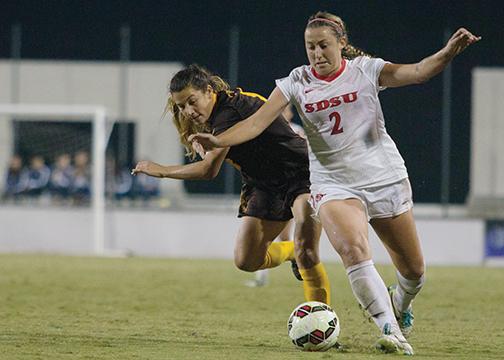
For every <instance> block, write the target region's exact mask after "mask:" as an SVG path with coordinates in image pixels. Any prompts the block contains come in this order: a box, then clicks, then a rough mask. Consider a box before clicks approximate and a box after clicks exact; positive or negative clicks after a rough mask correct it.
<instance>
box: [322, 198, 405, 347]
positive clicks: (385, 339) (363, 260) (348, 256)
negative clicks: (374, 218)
mask: <svg viewBox="0 0 504 360" xmlns="http://www.w3.org/2000/svg"><path fill="white" fill-rule="evenodd" d="M319 216H320V220H321V221H322V226H323V227H324V230H325V231H326V234H327V236H328V238H329V240H330V242H331V244H332V245H333V247H334V248H335V249H336V251H337V252H338V254H339V255H340V256H341V259H342V261H343V265H344V266H345V268H346V272H347V275H348V279H349V281H350V285H351V287H352V291H353V293H354V295H355V297H356V298H357V300H358V301H359V303H360V305H361V306H362V307H363V308H364V309H365V310H366V311H368V312H369V314H370V315H371V317H372V319H373V321H374V322H375V324H376V325H377V326H378V327H379V329H380V330H381V331H382V337H381V338H380V339H379V342H378V343H377V344H376V346H377V348H378V349H380V350H382V351H384V352H396V351H400V352H404V353H408V354H410V353H413V350H412V349H411V346H410V345H409V344H408V343H407V342H406V340H405V339H404V337H403V336H402V334H401V332H400V330H399V326H398V324H397V320H396V318H395V316H394V313H393V311H392V307H391V303H390V298H389V294H388V291H387V288H386V286H385V283H384V282H383V280H382V278H381V276H380V275H379V273H378V271H377V270H376V268H375V266H374V263H373V261H372V260H371V250H370V248H369V244H368V224H367V214H366V210H365V208H364V205H363V204H362V202H361V201H360V200H358V199H355V198H350V199H345V200H329V201H327V202H325V203H323V204H322V205H321V206H320V210H319Z"/></svg>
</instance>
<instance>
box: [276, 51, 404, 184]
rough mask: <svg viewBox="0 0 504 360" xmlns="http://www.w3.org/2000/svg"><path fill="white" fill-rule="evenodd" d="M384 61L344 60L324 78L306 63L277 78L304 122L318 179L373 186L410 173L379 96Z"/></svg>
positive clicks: (313, 172) (314, 181) (314, 176)
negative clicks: (387, 122)
mask: <svg viewBox="0 0 504 360" xmlns="http://www.w3.org/2000/svg"><path fill="white" fill-rule="evenodd" d="M384 64H385V61H384V60H382V59H376V58H369V57H358V58H355V59H353V60H343V61H342V66H341V68H340V70H338V72H337V73H336V74H334V75H333V76H331V77H330V78H324V79H322V78H320V76H319V75H318V74H316V73H315V72H314V71H312V68H311V67H310V66H307V65H303V66H300V67H297V68H295V69H294V70H292V72H291V73H290V74H289V76H288V77H286V78H283V79H279V80H277V81H276V85H277V86H278V88H279V89H280V90H281V91H282V93H283V94H284V96H285V97H286V98H287V99H288V100H289V101H291V102H292V103H293V104H294V105H295V106H296V109H297V111H298V113H299V115H300V117H301V120H302V121H303V127H304V130H305V133H306V137H307V139H308V144H309V158H310V172H311V182H312V184H314V185H323V184H338V185H344V186H348V187H352V188H369V187H374V186H382V185H387V184H390V183H393V182H396V181H399V180H402V179H404V178H407V177H408V174H407V171H406V167H405V166H404V160H403V159H402V157H401V155H400V154H399V151H398V150H397V147H396V145H395V144H394V142H393V141H392V139H391V138H390V136H389V135H388V134H387V132H386V130H385V120H384V118H383V113H382V110H381V106H380V101H379V99H378V92H379V91H380V90H381V89H380V87H379V85H378V77H379V75H380V72H381V70H382V68H383V66H384Z"/></svg>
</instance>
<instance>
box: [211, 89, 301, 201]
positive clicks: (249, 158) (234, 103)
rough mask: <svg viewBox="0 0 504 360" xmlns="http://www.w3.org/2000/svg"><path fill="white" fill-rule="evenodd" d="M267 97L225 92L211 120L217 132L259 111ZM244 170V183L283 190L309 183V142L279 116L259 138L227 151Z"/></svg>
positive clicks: (270, 189)
mask: <svg viewBox="0 0 504 360" xmlns="http://www.w3.org/2000/svg"><path fill="white" fill-rule="evenodd" d="M263 104H264V100H263V98H261V97H260V96H258V95H256V94H252V93H243V92H241V90H235V91H222V92H219V93H218V94H217V102H216V104H215V106H214V109H213V111H212V114H211V115H210V118H209V120H208V124H209V126H210V129H211V130H212V132H213V134H214V135H218V134H220V133H222V132H224V131H225V130H227V129H228V128H230V127H232V126H233V125H235V124H236V123H238V122H240V121H242V120H244V119H246V118H247V117H249V116H250V115H252V114H253V113H255V112H256V111H257V110H258V109H259V108H260V107H261V106H262V105H263ZM227 159H229V160H230V161H231V162H232V163H233V164H234V165H235V166H236V167H237V168H238V169H239V170H240V172H241V174H242V179H243V182H244V183H246V184H248V185H252V186H255V187H258V188H260V189H262V190H267V191H279V190H282V189H287V188H288V187H290V186H292V183H298V184H300V183H304V185H306V184H309V170H308V167H309V164H308V150H307V146H306V141H305V140H304V139H302V138H301V137H300V136H298V135H297V134H296V133H294V131H293V130H292V129H291V127H290V126H289V124H288V122H287V121H286V120H285V119H284V118H283V116H281V115H280V116H279V117H278V118H277V119H275V121H274V122H273V123H272V124H271V125H270V126H269V127H268V128H266V129H265V130H264V132H263V133H261V134H260V135H259V136H258V137H256V138H255V139H252V140H250V141H247V142H245V143H243V144H240V145H237V146H232V147H231V148H230V150H229V152H228V154H227Z"/></svg>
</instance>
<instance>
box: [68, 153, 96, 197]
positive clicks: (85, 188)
mask: <svg viewBox="0 0 504 360" xmlns="http://www.w3.org/2000/svg"><path fill="white" fill-rule="evenodd" d="M73 178H74V181H73V184H72V188H71V191H70V193H71V195H72V199H73V201H74V202H75V203H76V204H82V203H86V202H89V198H90V195H91V170H90V167H89V155H88V153H87V152H86V151H79V152H77V153H76V154H75V155H74V173H73Z"/></svg>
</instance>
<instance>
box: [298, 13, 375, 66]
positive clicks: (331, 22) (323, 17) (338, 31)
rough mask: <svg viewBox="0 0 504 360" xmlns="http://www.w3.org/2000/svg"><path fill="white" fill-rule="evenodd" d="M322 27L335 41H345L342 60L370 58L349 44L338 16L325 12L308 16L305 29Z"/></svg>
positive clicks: (344, 28)
mask: <svg viewBox="0 0 504 360" xmlns="http://www.w3.org/2000/svg"><path fill="white" fill-rule="evenodd" d="M317 19H320V20H317ZM322 26H327V27H329V28H330V29H331V31H332V32H333V34H334V36H336V38H337V39H345V40H346V43H347V44H346V46H345V47H344V48H343V49H342V50H341V55H342V56H343V57H344V58H346V59H354V58H356V57H358V56H368V57H371V55H369V54H368V53H366V52H365V51H363V50H361V49H359V48H357V47H355V46H353V45H352V44H350V42H349V40H348V32H347V29H346V25H345V23H344V22H343V20H342V19H341V18H340V17H339V16H336V15H334V14H331V13H330V12H327V11H318V12H317V13H315V14H313V15H312V16H310V18H309V19H308V24H307V25H306V28H307V29H308V28H317V27H322Z"/></svg>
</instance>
